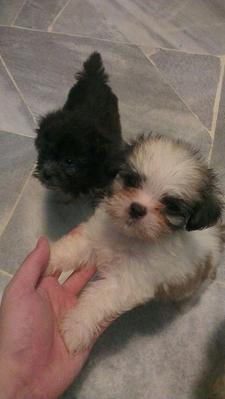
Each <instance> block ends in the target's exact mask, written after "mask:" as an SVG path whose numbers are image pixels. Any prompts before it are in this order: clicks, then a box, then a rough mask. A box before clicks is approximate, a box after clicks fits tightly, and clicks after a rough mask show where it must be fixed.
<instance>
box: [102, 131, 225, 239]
mask: <svg viewBox="0 0 225 399" xmlns="http://www.w3.org/2000/svg"><path fill="white" fill-rule="evenodd" d="M221 210H222V202H221V196H220V193H219V192H218V190H217V188H216V182H215V176H214V174H213V172H212V170H211V169H208V168H207V166H206V165H205V164H204V162H203V161H202V160H201V159H200V157H199V156H198V154H197V153H196V152H194V151H193V149H191V147H190V146H189V145H188V144H186V143H182V142H180V141H175V140H172V139H168V138H165V137H161V136H156V137H153V136H151V135H150V136H149V137H148V138H144V137H141V138H140V139H139V140H138V141H137V142H136V143H134V144H133V145H132V146H131V147H130V150H129V153H128V156H127V162H126V164H125V165H124V167H123V168H122V170H121V171H120V173H119V174H118V176H117V177H116V179H115V181H114V183H113V187H112V193H111V196H110V197H109V198H107V199H106V211H107V212H108V214H109V215H110V216H111V218H112V220H113V221H114V223H116V224H117V225H118V227H119V228H120V229H121V230H122V231H123V232H124V233H125V234H127V235H129V236H134V237H138V238H144V239H147V240H149V239H157V238H158V237H159V236H160V235H161V234H165V233H171V232H173V231H174V230H179V229H183V230H184V229H185V230H188V231H189V230H198V229H203V228H206V227H209V226H212V225H213V224H215V223H216V222H217V221H218V219H219V218H220V216H221Z"/></svg>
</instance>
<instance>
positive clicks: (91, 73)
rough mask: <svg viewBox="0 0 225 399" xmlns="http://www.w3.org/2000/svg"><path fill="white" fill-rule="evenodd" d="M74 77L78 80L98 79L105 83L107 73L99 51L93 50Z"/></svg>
mask: <svg viewBox="0 0 225 399" xmlns="http://www.w3.org/2000/svg"><path fill="white" fill-rule="evenodd" d="M76 78H77V79H78V80H79V81H80V80H92V79H95V80H99V81H101V82H102V83H107V81H108V75H107V73H106V72H105V68H104V66H103V63H102V57H101V55H100V54H99V53H97V52H94V53H92V54H91V55H90V57H89V58H88V59H87V60H86V61H85V62H84V64H83V70H82V71H80V72H78V73H77V74H76Z"/></svg>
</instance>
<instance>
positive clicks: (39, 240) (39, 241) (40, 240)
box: [35, 236, 46, 249]
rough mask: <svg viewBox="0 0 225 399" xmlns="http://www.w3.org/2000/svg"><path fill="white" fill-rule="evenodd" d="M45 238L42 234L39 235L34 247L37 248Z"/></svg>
mask: <svg viewBox="0 0 225 399" xmlns="http://www.w3.org/2000/svg"><path fill="white" fill-rule="evenodd" d="M45 240H46V238H45V237H44V236H41V237H39V239H38V242H37V245H36V247H35V249H38V248H39V247H40V246H41V245H42V243H43V241H45Z"/></svg>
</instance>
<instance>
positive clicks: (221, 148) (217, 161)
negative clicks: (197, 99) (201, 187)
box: [211, 77, 225, 281]
mask: <svg viewBox="0 0 225 399" xmlns="http://www.w3.org/2000/svg"><path fill="white" fill-rule="evenodd" d="M224 121H225V77H224V79H223V85H222V91H221V99H220V105H219V113H218V119H217V125H216V132H215V139H214V143H213V149H212V156H211V166H212V167H213V168H214V169H215V171H216V172H217V174H218V177H219V182H220V185H221V191H222V192H223V194H224V200H225V157H224V153H225V134H224ZM224 217H225V216H224ZM224 221H225V219H223V222H224ZM217 278H218V279H219V280H221V281H225V252H224V254H223V260H222V262H221V266H220V268H219V271H218V276H217Z"/></svg>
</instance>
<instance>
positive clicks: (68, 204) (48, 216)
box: [43, 191, 93, 241]
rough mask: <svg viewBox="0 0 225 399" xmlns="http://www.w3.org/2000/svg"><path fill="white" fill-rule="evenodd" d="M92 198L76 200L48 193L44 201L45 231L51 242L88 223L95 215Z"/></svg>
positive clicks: (51, 192)
mask: <svg viewBox="0 0 225 399" xmlns="http://www.w3.org/2000/svg"><path fill="white" fill-rule="evenodd" d="M91 201H92V198H91V197H87V196H85V197H82V198H78V199H76V200H74V199H70V198H66V197H65V196H63V195H61V194H59V193H56V192H53V191H47V192H46V196H45V199H44V205H43V206H44V209H43V214H44V215H45V231H46V234H47V236H48V237H49V238H50V239H51V240H53V241H54V240H57V239H58V238H60V237H62V236H63V235H64V234H66V233H68V232H69V231H70V230H71V229H73V228H74V227H76V226H78V225H79V224H80V223H82V222H84V221H86V220H87V219H88V218H89V217H90V216H91V215H92V213H93V207H92V202H91Z"/></svg>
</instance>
